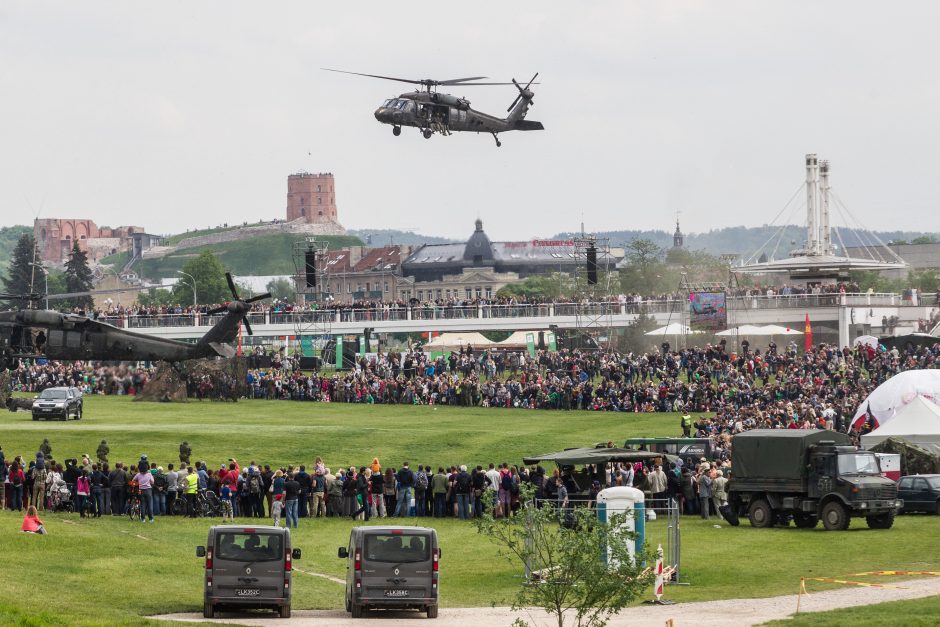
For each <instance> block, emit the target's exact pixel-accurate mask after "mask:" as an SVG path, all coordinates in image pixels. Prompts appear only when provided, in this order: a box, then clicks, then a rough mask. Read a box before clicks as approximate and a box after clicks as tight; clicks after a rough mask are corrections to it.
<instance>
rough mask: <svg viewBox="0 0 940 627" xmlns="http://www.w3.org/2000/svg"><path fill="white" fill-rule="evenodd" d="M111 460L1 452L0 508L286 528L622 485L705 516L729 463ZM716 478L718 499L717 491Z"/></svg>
mask: <svg viewBox="0 0 940 627" xmlns="http://www.w3.org/2000/svg"><path fill="white" fill-rule="evenodd" d="M47 444H48V442H44V446H45V445H47ZM102 445H105V443H104V442H102ZM106 455H107V454H106V453H104V454H102V452H101V449H99V453H98V461H97V462H92V460H91V458H90V456H88V455H84V456H83V457H82V459H81V460H77V459H66V460H65V462H64V463H60V462H58V461H56V460H54V459H52V457H51V455H47V454H44V453H43V452H42V450H40V452H38V453H37V454H36V456H35V459H30V461H29V463H28V464H27V463H25V461H24V459H23V457H22V456H16V457H15V458H14V459H12V460H10V461H9V462H7V461H5V459H4V456H3V452H2V449H0V489H2V492H0V508H6V509H11V510H16V511H22V510H24V509H27V508H35V509H36V511H38V512H41V511H44V510H45V511H63V510H68V511H75V512H78V513H79V514H80V516H81V517H86V516H87V517H92V518H98V517H101V516H106V515H111V516H124V515H129V514H130V515H131V516H132V517H134V518H137V519H139V520H140V521H141V522H145V521H149V522H151V523H152V522H154V520H155V517H160V516H168V515H179V516H190V517H195V516H197V515H201V514H200V503H201V502H203V501H205V500H207V499H209V500H211V501H213V502H215V503H217V504H218V508H217V510H213V515H219V514H221V516H222V517H223V519H229V520H231V519H234V518H235V517H239V518H267V517H270V518H272V519H273V522H274V524H275V525H278V524H280V522H281V518H282V517H283V519H284V522H285V524H286V525H287V526H292V527H297V526H298V520H299V519H300V518H322V517H350V518H354V519H364V520H369V519H370V518H375V517H378V518H386V517H398V518H408V517H418V518H421V517H435V518H457V519H461V520H466V519H469V518H474V517H479V516H481V515H482V514H483V512H484V509H486V510H488V511H490V512H491V513H492V514H493V515H494V516H496V517H507V516H512V515H514V514H515V513H516V511H517V510H518V509H519V507H520V495H521V494H522V493H523V492H524V490H523V489H522V486H528V487H529V488H530V489H531V491H532V493H533V495H534V498H535V500H536V502H537V503H539V504H543V503H555V504H557V505H559V506H560V507H562V508H566V507H569V506H570V505H572V504H574V503H575V502H578V501H581V502H584V503H585V504H587V505H590V504H591V503H592V502H593V500H594V499H595V497H596V495H597V492H599V491H600V490H601V489H603V488H605V487H609V486H621V485H626V486H633V487H637V488H639V489H641V490H644V491H645V492H647V493H648V494H649V496H650V498H652V499H655V500H662V499H667V498H671V499H675V500H676V502H677V503H679V505H680V507H681V508H682V510H683V511H684V512H685V513H687V514H694V513H701V514H702V515H703V516H704V517H707V516H708V513H709V510H710V509H714V510H717V507H718V504H719V503H720V502H721V501H723V500H724V499H725V498H726V497H725V495H724V493H723V491H722V488H723V486H724V481H723V480H721V479H720V477H721V476H722V474H723V472H722V469H721V467H722V466H724V467H727V465H728V462H727V456H724V455H723V456H721V457H723V459H716V460H713V461H711V462H708V461H706V460H704V459H703V460H702V463H700V464H683V463H682V461H681V460H679V461H678V462H676V463H670V464H669V467H668V469H665V470H664V469H663V467H662V465H661V464H658V463H655V462H656V461H658V460H651V461H650V462H647V463H640V462H637V463H635V464H630V463H614V464H608V465H596V466H587V467H584V468H582V469H575V468H564V469H558V468H556V469H555V470H554V471H552V472H550V473H549V472H546V471H545V469H543V468H542V467H541V466H532V467H530V468H527V467H526V466H524V465H522V466H519V465H513V464H509V463H502V464H499V465H497V464H495V463H489V464H488V465H487V467H486V468H484V466H483V465H476V466H475V467H474V466H471V467H470V469H469V470H468V467H467V465H465V464H461V465H452V466H438V467H437V469H436V470H435V469H434V468H433V467H432V465H430V464H419V465H418V466H417V468H416V469H412V468H411V466H410V464H409V463H408V462H404V463H403V464H402V465H401V467H400V468H397V469H396V468H383V466H382V464H381V463H380V462H379V459H378V458H373V459H372V461H371V462H370V463H368V464H366V465H362V466H359V467H356V466H349V467H348V468H345V467H344V468H339V469H338V470H337V471H336V472H335V473H334V472H333V470H332V469H331V468H330V467H328V466H327V465H326V464H325V463H324V461H323V460H322V459H321V458H320V457H317V458H316V459H315V460H314V462H313V463H312V464H311V465H310V470H309V472H308V468H307V466H306V465H303V464H299V465H296V466H295V465H290V466H285V467H280V468H272V466H271V465H270V464H260V463H256V462H255V461H251V462H250V463H249V464H248V465H247V466H245V467H241V466H240V465H239V462H238V461H237V460H236V459H235V458H230V459H229V460H228V462H227V463H223V464H220V465H219V468H218V469H217V470H216V469H214V468H210V467H209V465H208V464H207V463H206V462H203V461H197V462H195V463H192V464H190V463H187V462H185V461H181V462H180V464H179V465H178V467H177V466H175V465H174V464H172V463H169V464H167V465H166V468H164V467H163V466H162V465H158V464H157V463H155V462H152V461H150V460H149V459H148V458H147V456H146V455H143V456H141V458H140V459H139V460H138V461H137V462H136V463H134V464H130V465H128V464H125V463H123V462H117V463H115V465H114V467H113V468H112V467H111V466H110V465H109V463H108V461H107V457H106ZM177 468H178V469H177ZM716 482H717V488H718V489H717V492H716V491H715V489H714V488H713V487H712V486H713V484H714V483H716ZM704 488H708V489H707V494H703V492H706V490H705V489H704ZM702 497H705V500H702ZM712 497H716V498H717V499H719V500H716V501H715V502H714V505H713V506H712V507H710V504H709V502H706V501H707V500H710V499H712ZM654 502H658V501H654ZM66 506H67V507H66Z"/></svg>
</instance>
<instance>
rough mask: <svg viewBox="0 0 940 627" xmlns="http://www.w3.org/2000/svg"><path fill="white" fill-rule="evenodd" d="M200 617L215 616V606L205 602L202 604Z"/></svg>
mask: <svg viewBox="0 0 940 627" xmlns="http://www.w3.org/2000/svg"><path fill="white" fill-rule="evenodd" d="M202 617H203V618H215V606H214V605H212V604H211V603H206V604H205V605H203V606H202Z"/></svg>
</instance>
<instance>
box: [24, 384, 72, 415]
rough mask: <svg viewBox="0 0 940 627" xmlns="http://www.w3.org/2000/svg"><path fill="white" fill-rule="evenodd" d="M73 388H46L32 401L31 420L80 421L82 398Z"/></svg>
mask: <svg viewBox="0 0 940 627" xmlns="http://www.w3.org/2000/svg"><path fill="white" fill-rule="evenodd" d="M76 391H77V390H76V389H75V388H46V389H45V390H43V391H42V393H41V394H40V395H39V396H37V397H36V398H35V400H33V420H39V419H40V418H42V419H49V418H56V419H58V420H68V418H69V416H72V417H74V418H75V420H81V419H82V405H83V404H84V403H83V402H82V396H81V394H76Z"/></svg>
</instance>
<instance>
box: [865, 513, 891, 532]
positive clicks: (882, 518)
mask: <svg viewBox="0 0 940 627" xmlns="http://www.w3.org/2000/svg"><path fill="white" fill-rule="evenodd" d="M895 516H896V513H895V512H888V513H887V514H878V515H877V516H866V517H865V522H867V523H868V528H869V529H890V528H891V526H892V525H893V524H894V517H895Z"/></svg>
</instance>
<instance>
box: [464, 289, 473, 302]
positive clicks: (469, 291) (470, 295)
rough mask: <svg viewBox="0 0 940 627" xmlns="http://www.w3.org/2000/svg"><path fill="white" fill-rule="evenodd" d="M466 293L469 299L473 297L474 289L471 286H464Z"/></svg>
mask: <svg viewBox="0 0 940 627" xmlns="http://www.w3.org/2000/svg"><path fill="white" fill-rule="evenodd" d="M464 294H465V295H466V297H467V300H470V299H471V298H473V290H471V289H470V288H469V287H467V288H464Z"/></svg>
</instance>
